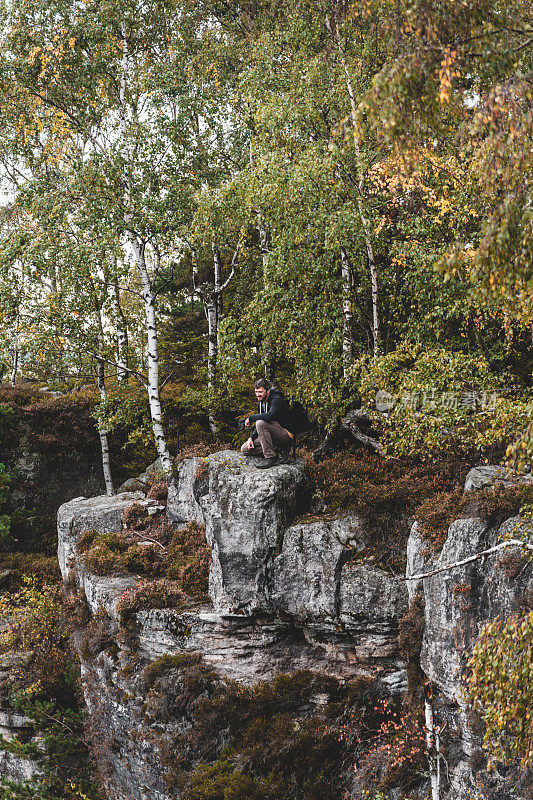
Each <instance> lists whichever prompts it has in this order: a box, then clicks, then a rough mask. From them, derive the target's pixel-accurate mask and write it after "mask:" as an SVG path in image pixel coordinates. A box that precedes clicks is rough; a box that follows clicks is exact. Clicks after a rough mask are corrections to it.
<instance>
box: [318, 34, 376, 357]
mask: <svg viewBox="0 0 533 800" xmlns="http://www.w3.org/2000/svg"><path fill="white" fill-rule="evenodd" d="M326 25H327V28H328V30H329V31H330V33H331V34H332V35H333V36H334V38H335V43H336V45H337V50H338V52H339V57H340V60H341V63H342V66H343V70H344V78H345V81H346V89H347V91H348V96H349V98H350V117H351V121H352V130H353V140H354V146H355V158H356V162H357V208H358V211H359V218H360V220H361V226H362V228H363V235H364V240H365V246H366V252H367V256H368V266H369V270H370V282H371V286H372V329H371V330H372V340H373V345H374V355H377V354H378V352H379V346H380V339H381V331H380V320H379V289H378V272H377V267H376V258H375V255H374V247H373V245H372V235H371V231H370V223H369V221H368V219H367V217H366V212H365V208H364V204H363V188H364V182H365V173H364V168H363V159H362V156H361V141H360V139H359V134H358V132H357V130H358V125H357V106H356V103H355V92H354V90H353V85H352V79H351V77H350V73H349V71H348V65H347V63H346V59H345V57H344V51H343V49H342V43H341V37H340V31H339V25H338V22H337V21H336V20H332V19H327V20H326Z"/></svg>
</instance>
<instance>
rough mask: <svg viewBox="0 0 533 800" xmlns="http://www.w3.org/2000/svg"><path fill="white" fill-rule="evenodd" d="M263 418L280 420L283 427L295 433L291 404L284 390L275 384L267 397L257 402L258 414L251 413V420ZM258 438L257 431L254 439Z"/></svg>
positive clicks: (253, 434) (266, 420)
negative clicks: (283, 392) (290, 409)
mask: <svg viewBox="0 0 533 800" xmlns="http://www.w3.org/2000/svg"><path fill="white" fill-rule="evenodd" d="M258 419H262V420H264V421H265V422H279V424H280V425H281V427H282V428H285V430H286V431H288V432H289V433H292V434H293V433H294V431H293V426H292V420H291V413H290V411H289V404H288V403H287V401H286V400H285V398H284V396H283V394H282V392H280V390H279V389H276V388H275V387H274V386H273V387H272V389H271V390H270V394H269V395H268V397H267V399H266V400H264V401H263V402H262V403H258V404H257V414H251V415H250V422H251V423H252V425H253V423H254V422H257V420H258ZM256 438H257V431H256V430H254V432H253V433H252V439H256Z"/></svg>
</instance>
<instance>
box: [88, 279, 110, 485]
mask: <svg viewBox="0 0 533 800" xmlns="http://www.w3.org/2000/svg"><path fill="white" fill-rule="evenodd" d="M91 283H92V280H91ZM92 289H93V303H94V311H95V314H96V323H97V325H98V350H99V354H100V356H102V354H103V352H104V326H103V324H102V312H101V309H100V303H99V302H98V294H97V292H96V287H95V285H94V283H93V285H92ZM96 369H97V380H98V391H99V392H100V400H101V401H102V404H103V405H104V406H105V404H106V401H107V392H106V388H105V364H104V359H103V358H101V357H97V358H96ZM98 435H99V437H100V448H101V450H102V471H103V473H104V481H105V490H106V494H107V495H109V496H110V497H111V496H112V495H114V494H115V488H114V486H113V475H112V473H111V458H110V455H109V439H108V438H107V431H106V429H105V426H104V425H103V424H102V422H100V421H99V422H98Z"/></svg>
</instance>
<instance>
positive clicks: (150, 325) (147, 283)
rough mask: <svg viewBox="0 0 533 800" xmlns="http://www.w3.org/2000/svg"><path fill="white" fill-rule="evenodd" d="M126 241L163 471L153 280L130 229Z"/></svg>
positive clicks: (165, 457)
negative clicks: (137, 285) (136, 280)
mask: <svg viewBox="0 0 533 800" xmlns="http://www.w3.org/2000/svg"><path fill="white" fill-rule="evenodd" d="M129 241H130V244H131V246H132V249H133V252H134V254H135V260H136V262H137V268H138V270H139V277H140V279H141V286H142V295H143V302H144V316H145V320H146V334H147V358H148V386H147V388H148V400H149V403H150V417H151V419H152V430H153V433H154V439H155V445H156V448H157V452H158V455H159V458H160V459H161V466H162V468H163V470H164V472H166V473H170V472H171V470H172V460H171V458H170V453H169V452H168V448H167V443H166V439H165V433H164V430H163V421H162V412H161V399H160V395H159V346H158V341H157V321H156V313H155V297H154V291H153V287H152V282H151V280H150V276H149V274H148V267H147V266H146V259H145V253H144V247H143V246H142V245H141V244H140V243H139V241H138V240H137V238H136V237H135V236H134V235H133V234H132V233H131V232H130V233H129Z"/></svg>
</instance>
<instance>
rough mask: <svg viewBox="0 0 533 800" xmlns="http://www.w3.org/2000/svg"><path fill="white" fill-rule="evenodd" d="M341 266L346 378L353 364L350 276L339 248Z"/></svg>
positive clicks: (344, 368)
mask: <svg viewBox="0 0 533 800" xmlns="http://www.w3.org/2000/svg"><path fill="white" fill-rule="evenodd" d="M341 265H342V370H343V375H344V377H345V378H347V377H348V373H349V370H350V367H351V366H352V362H353V350H352V320H353V314H352V276H351V270H350V261H349V259H348V253H347V252H346V250H345V249H344V247H341Z"/></svg>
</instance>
